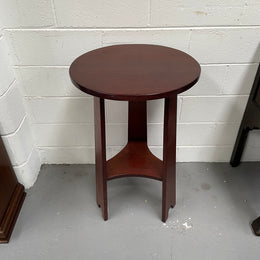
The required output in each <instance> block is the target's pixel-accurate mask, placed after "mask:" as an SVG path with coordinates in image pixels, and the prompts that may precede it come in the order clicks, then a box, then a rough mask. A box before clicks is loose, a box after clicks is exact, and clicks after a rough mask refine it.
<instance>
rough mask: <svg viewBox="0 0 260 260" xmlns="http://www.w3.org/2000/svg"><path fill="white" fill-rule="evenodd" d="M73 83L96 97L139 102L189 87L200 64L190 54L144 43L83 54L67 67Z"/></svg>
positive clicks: (193, 81) (116, 46)
mask: <svg viewBox="0 0 260 260" xmlns="http://www.w3.org/2000/svg"><path fill="white" fill-rule="evenodd" d="M69 73H70V77H71V80H72V82H73V84H74V85H75V86H76V87H78V88H79V89H81V90H82V91H84V92H86V93H88V94H90V95H94V96H97V97H100V98H107V99H114V100H130V101H142V100H149V99H156V98H165V97H168V96H171V95H175V94H178V93H180V92H183V91H185V90H187V89H189V88H190V87H192V86H193V85H194V84H195V83H196V82H197V81H198V79H199V76H200V65H199V63H198V62H197V61H196V60H195V59H193V58H192V57H191V56H190V55H188V54H186V53H184V52H182V51H179V50H176V49H172V48H169V47H164V46H158V45H148V44H124V45H113V46H109V47H104V48H100V49H96V50H93V51H90V52H87V53H85V54H83V55H81V56H80V57H78V58H77V59H76V60H75V61H74V62H73V63H72V64H71V66H70V70H69Z"/></svg>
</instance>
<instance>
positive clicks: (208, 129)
mask: <svg viewBox="0 0 260 260" xmlns="http://www.w3.org/2000/svg"><path fill="white" fill-rule="evenodd" d="M3 3H4V5H2V6H3V7H4V8H2V9H1V11H0V14H1V13H2V15H1V16H2V17H3V20H4V22H2V24H3V26H4V36H5V38H6V39H7V40H8V44H9V47H10V48H11V59H12V61H13V65H14V69H15V74H16V82H17V83H18V86H19V88H20V91H21V93H22V94H23V96H24V97H25V107H26V111H27V113H28V119H30V121H31V122H32V124H33V125H32V132H33V137H34V141H35V143H36V146H37V149H38V151H39V154H40V157H41V160H42V162H44V163H93V162H94V138H93V137H94V132H93V131H94V130H93V129H94V128H93V98H92V97H90V96H88V95H85V94H83V93H81V92H80V91H79V90H77V89H76V88H75V87H74V86H73V85H72V84H71V82H70V79H69V75H68V69H69V65H70V64H71V62H72V61H73V60H74V59H75V58H76V57H77V56H79V55H80V54H83V53H84V52H86V51H89V50H92V49H95V48H99V47H101V46H108V45H112V44H122V43H152V44H160V45H165V46H169V47H173V48H177V49H180V50H183V51H185V52H187V53H189V54H190V55H192V56H194V57H195V58H196V59H197V60H198V61H199V62H200V64H201V67H202V74H201V79H200V81H199V83H198V84H197V85H195V86H194V87H193V88H192V89H190V90H189V91H187V92H184V93H182V94H181V95H180V96H179V98H178V112H177V113H178V126H177V145H178V147H177V160H178V161H229V159H230V155H231V152H232V149H233V145H234V142H235V138H236V134H237V131H238V128H239V124H240V121H241V118H242V115H243V112H244V108H245V105H246V102H247V97H248V94H249V92H250V90H251V87H252V83H253V79H254V76H255V73H256V69H257V66H258V62H259V61H260V40H259V39H260V15H259V13H260V1H259V0H202V1H193V0H176V1H171V0H144V1H137V0H131V1H130V0H123V1H114V0H112V1H111V0H110V1H107V0H101V1H90V0H84V1H83V0H77V1H67V0H41V1H29V0H26V1H14V0H9V1H7V0H6V1H3ZM3 10H5V11H3ZM29 10H30V11H29ZM0 44H1V42H0ZM0 51H1V50H0ZM5 59H9V56H6V58H5ZM0 66H1V65H0ZM1 68H2V67H1ZM3 69H4V68H3ZM2 71H4V70H2ZM0 73H1V71H0ZM3 74H4V75H6V77H5V80H6V82H9V81H10V80H11V79H13V75H9V76H8V74H7V73H6V72H3ZM0 75H1V74H0ZM11 81H12V80H11ZM0 91H2V92H3V91H5V90H2V89H1V87H0ZM0 93H1V92H0ZM0 95H1V94H0ZM163 105H164V104H163V100H155V101H149V102H148V123H149V124H148V143H149V145H150V148H151V151H152V152H153V153H154V154H156V155H157V156H159V157H161V156H162V139H163V135H162V134H163V126H162V123H163V111H164V106H163ZM127 113H128V112H127V103H126V102H115V101H107V102H106V123H107V129H106V130H107V131H106V132H107V155H108V158H110V157H111V156H113V155H114V154H116V152H118V151H119V150H120V149H121V148H122V146H123V145H124V144H125V143H126V141H127V124H126V123H127ZM32 157H33V156H32ZM243 160H260V135H259V132H257V131H253V132H252V133H250V135H249V139H248V142H247V146H246V149H245V153H244V155H243Z"/></svg>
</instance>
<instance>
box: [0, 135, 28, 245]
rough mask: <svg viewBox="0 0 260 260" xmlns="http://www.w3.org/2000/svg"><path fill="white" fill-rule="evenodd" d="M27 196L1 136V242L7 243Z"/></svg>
mask: <svg viewBox="0 0 260 260" xmlns="http://www.w3.org/2000/svg"><path fill="white" fill-rule="evenodd" d="M24 198H25V192H24V187H23V185H21V184H20V183H18V181H17V178H16V176H15V173H14V171H13V167H12V165H11V163H10V160H9V157H8V155H7V152H6V149H5V147H4V143H3V140H2V138H1V136H0V243H7V242H8V241H9V239H10V236H11V234H12V230H13V228H14V226H15V222H16V219H17V217H18V214H19V212H20V209H21V206H22V204H23V201H24Z"/></svg>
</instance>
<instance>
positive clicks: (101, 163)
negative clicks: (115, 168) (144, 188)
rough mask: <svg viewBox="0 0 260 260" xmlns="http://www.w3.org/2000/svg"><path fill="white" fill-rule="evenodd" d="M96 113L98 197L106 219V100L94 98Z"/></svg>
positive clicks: (98, 202)
mask: <svg viewBox="0 0 260 260" xmlns="http://www.w3.org/2000/svg"><path fill="white" fill-rule="evenodd" d="M94 113H95V154H96V199H97V204H98V206H99V207H101V208H102V215H103V218H104V220H107V218H108V213H107V177H106V132H105V102H104V99H102V98H98V97H95V98H94Z"/></svg>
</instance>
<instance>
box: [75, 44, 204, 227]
mask: <svg viewBox="0 0 260 260" xmlns="http://www.w3.org/2000/svg"><path fill="white" fill-rule="evenodd" d="M199 76H200V66H199V64H198V62H197V61H196V60H194V59H193V58H192V57H191V56H189V55H188V54H186V53H184V52H181V51H179V50H176V49H172V48H168V47H164V46H157V45H147V44H126V45H115V46H109V47H104V48H100V49H97V50H94V51H91V52H88V53H86V54H83V55H82V56H80V57H78V58H77V59H76V60H75V61H74V62H73V63H72V65H71V67H70V77H71V80H72V82H73V83H74V85H75V86H76V87H78V88H79V89H81V90H82V91H84V92H85V93H88V94H91V95H94V96H95V98H94V100H95V101H94V110H95V146H96V147H95V149H96V189H97V203H98V205H99V206H101V207H102V212H103V218H104V219H105V220H106V219H107V217H108V216H107V181H108V180H112V179H115V178H119V177H126V176H128V177H131V176H138V177H146V178H152V179H155V180H159V181H162V221H164V222H165V221H166V219H167V217H168V211H169V208H170V207H174V205H175V201H176V196H175V193H176V188H175V186H176V176H175V166H176V104H177V94H178V93H180V92H183V91H185V90H187V89H189V88H190V87H192V86H193V85H194V84H195V83H196V82H197V81H198V79H199ZM104 98H108V99H113V100H126V101H129V106H128V108H129V111H128V143H127V145H126V146H125V147H124V149H123V150H122V151H120V152H119V153H118V154H117V155H116V156H114V157H113V158H112V159H110V160H108V161H106V141H105V105H104ZM156 98H165V116H164V143H163V145H164V147H163V161H161V160H159V159H158V158H157V157H155V156H154V155H153V154H152V153H151V152H150V150H149V148H148V146H147V115H146V100H150V99H156Z"/></svg>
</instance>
